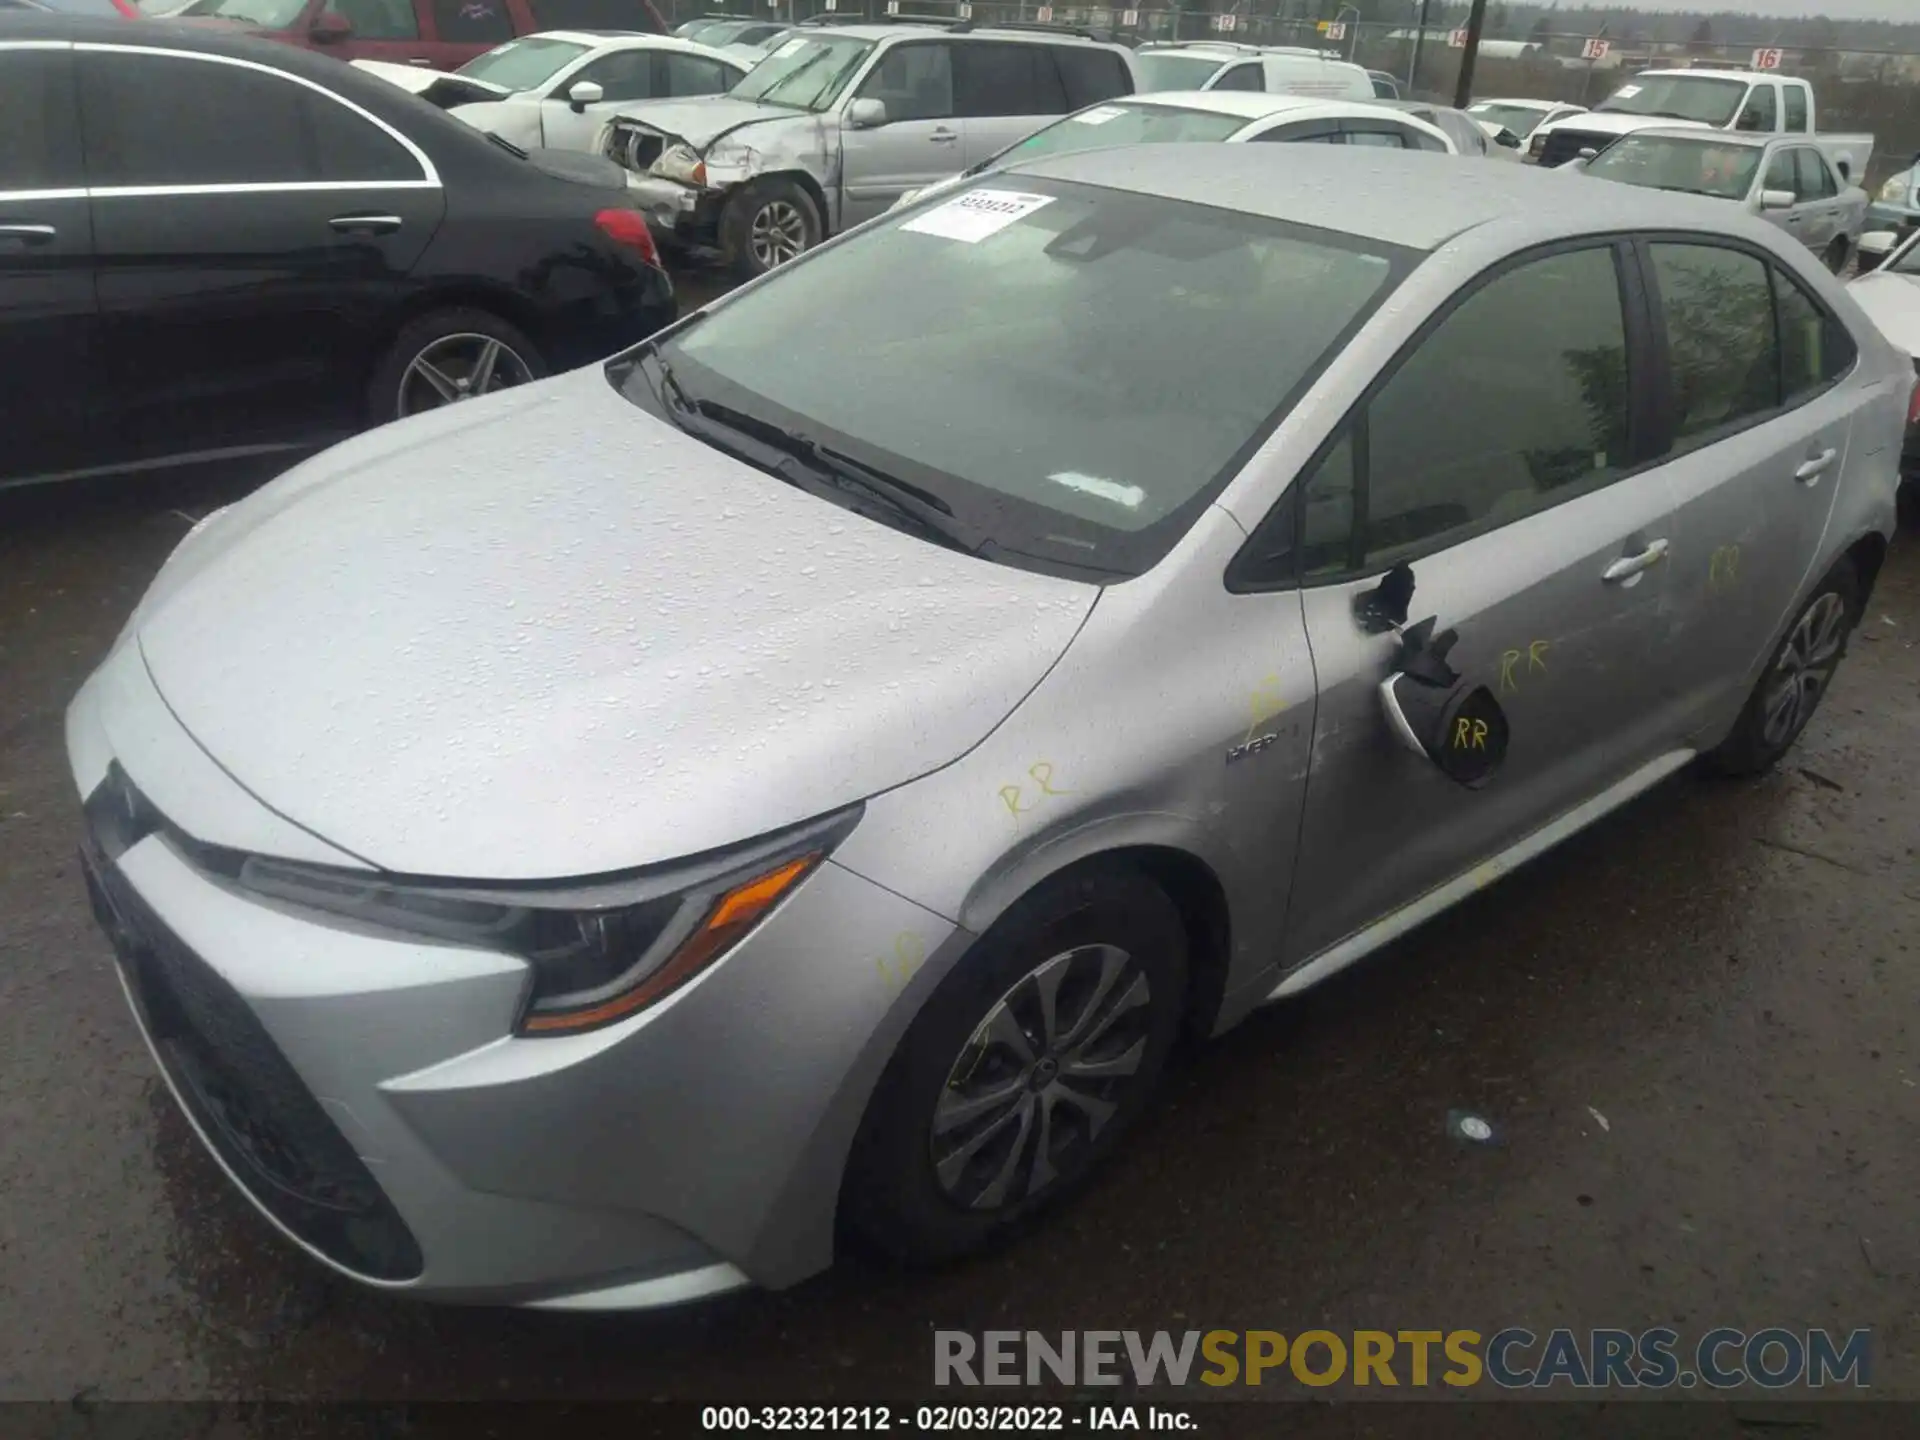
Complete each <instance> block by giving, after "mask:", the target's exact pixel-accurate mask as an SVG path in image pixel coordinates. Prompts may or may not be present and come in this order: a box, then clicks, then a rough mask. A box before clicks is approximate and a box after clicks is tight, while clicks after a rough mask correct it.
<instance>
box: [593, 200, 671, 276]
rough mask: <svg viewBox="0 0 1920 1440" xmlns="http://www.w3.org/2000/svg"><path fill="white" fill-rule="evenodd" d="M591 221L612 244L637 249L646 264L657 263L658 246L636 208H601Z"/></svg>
mask: <svg viewBox="0 0 1920 1440" xmlns="http://www.w3.org/2000/svg"><path fill="white" fill-rule="evenodd" d="M593 223H594V224H596V225H598V226H599V227H600V231H601V233H602V234H604V235H605V236H606V237H607V238H608V239H609V240H611V241H613V243H614V244H616V245H625V246H628V247H629V248H631V249H634V250H637V251H639V252H640V258H641V259H642V260H644V261H646V262H647V264H649V265H654V266H658V265H659V263H660V248H659V247H658V246H657V245H655V244H654V243H653V231H651V230H649V229H648V228H647V222H646V221H645V220H644V219H643V218H642V217H641V214H640V212H639V211H638V210H602V211H601V212H600V213H599V214H598V215H595V216H594V217H593Z"/></svg>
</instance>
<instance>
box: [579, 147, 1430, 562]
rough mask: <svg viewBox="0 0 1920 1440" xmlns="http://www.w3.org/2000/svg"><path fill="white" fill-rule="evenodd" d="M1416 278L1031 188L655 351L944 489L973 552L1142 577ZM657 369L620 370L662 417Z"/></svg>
mask: <svg viewBox="0 0 1920 1440" xmlns="http://www.w3.org/2000/svg"><path fill="white" fill-rule="evenodd" d="M1412 260H1413V255H1412V253H1411V252H1407V251H1404V250H1401V249H1398V248H1397V247H1390V246H1378V245H1375V244H1373V243H1372V242H1369V241H1367V240H1364V239H1361V238H1359V237H1356V236H1351V235H1346V234H1340V233H1334V232H1330V231H1323V230H1315V229H1309V228H1306V227H1301V226H1295V225H1287V224H1283V223H1281V222H1278V221H1273V220H1269V219H1265V218H1263V217H1255V216H1249V215H1244V214H1241V213H1239V212H1236V211H1231V210H1226V209H1220V208H1215V207H1211V206H1201V205H1192V204H1187V203H1183V202H1179V201H1174V200H1169V199H1166V198H1163V197H1159V196H1150V195H1140V194H1132V193H1128V192H1124V191H1117V190H1107V189H1102V188H1098V187H1093V186H1086V185H1076V184H1072V183H1069V182H1065V181H1056V180H1042V179H1037V178H1034V177H1030V176H1022V177H1020V180H1019V188H1018V189H1011V188H1002V187H1000V186H994V185H986V186H980V187H976V188H971V189H969V190H967V191H965V192H963V193H961V194H959V195H957V196H955V197H954V198H952V199H950V200H947V201H944V202H943V203H941V204H939V205H936V206H932V207H923V208H921V209H918V210H915V211H911V212H907V213H906V214H905V215H903V216H901V217H899V218H896V219H891V220H887V221H882V222H879V223H878V224H877V225H874V226H869V227H867V228H866V229H865V230H864V231H863V232H862V233H861V234H860V235H859V236H856V237H854V238H853V239H851V240H850V241H848V242H846V243H843V244H840V245H836V246H833V247H830V248H827V249H824V250H821V251H819V252H817V253H816V254H814V255H811V256H809V257H808V258H807V259H806V260H804V261H803V262H801V263H800V264H798V265H796V266H795V267H793V269H792V270H791V271H790V272H784V273H783V274H781V275H779V276H776V277H775V278H774V279H773V280H772V281H771V282H769V283H768V284H765V285H762V286H760V287H758V288H756V289H753V290H750V291H747V292H745V293H743V294H740V295H738V296H737V297H735V298H733V299H732V300H730V301H728V302H727V303H725V304H723V305H721V306H719V307H717V308H716V309H714V310H713V311H711V312H710V313H709V314H707V315H706V316H705V317H704V318H702V319H701V320H700V321H699V322H698V323H696V324H694V325H692V326H690V327H689V328H687V329H685V330H683V331H681V332H680V333H678V334H676V335H674V336H673V337H671V338H670V339H668V340H667V341H666V342H664V343H663V344H662V345H661V346H660V347H659V354H660V356H661V357H662V358H663V359H664V360H666V361H667V363H668V364H669V365H670V366H671V367H672V369H673V371H674V372H675V375H676V379H677V381H678V385H679V387H680V388H681V389H682V390H683V391H684V392H686V394H687V396H688V397H689V398H690V399H691V400H692V401H694V402H696V403H697V402H699V401H701V400H703V399H706V400H712V401H714V402H717V403H718V404H720V405H725V406H729V407H731V408H732V409H734V410H736V411H743V412H745V413H746V414H747V415H749V416H751V417H754V418H755V419H756V420H758V421H761V422H763V423H769V422H770V423H774V424H777V425H779V426H781V427H782V428H783V429H786V430H789V431H792V432H797V433H799V434H802V435H805V436H807V437H809V438H810V439H812V440H816V441H818V442H820V443H821V444H823V445H826V446H829V447H832V449H834V450H835V451H838V452H841V453H843V454H846V455H848V456H850V457H852V458H853V459H854V460H856V461H858V462H860V463H861V464H863V465H865V466H867V467H869V468H872V469H877V470H880V471H883V472H885V473H887V474H889V475H892V476H896V477H898V478H900V479H903V480H906V481H908V482H909V483H911V484H912V485H914V486H916V487H917V488H918V489H919V490H921V491H923V492H925V493H927V494H930V495H932V496H935V497H937V498H938V500H939V501H940V503H941V504H942V505H945V506H947V507H949V508H950V509H951V510H952V511H953V514H954V519H955V522H956V523H957V524H959V525H961V526H963V527H965V529H966V531H967V532H968V537H969V539H968V544H969V548H970V549H975V550H976V551H977V553H982V554H984V555H985V556H987V557H988V558H993V559H1002V560H1004V561H1005V562H1006V563H1010V564H1029V565H1034V566H1037V567H1039V568H1046V567H1048V566H1066V567H1083V568H1089V569H1093V570H1098V571H1104V572H1109V573H1112V574H1114V575H1118V576H1124V575H1130V574H1138V573H1140V572H1141V571H1143V570H1145V569H1146V568H1148V567H1149V566H1150V565H1152V564H1153V563H1154V562H1155V561H1156V560H1157V559H1158V558H1159V557H1160V556H1161V555H1163V554H1164V553H1165V552H1166V550H1167V549H1168V548H1169V547H1170V546H1171V545H1172V544H1173V542H1174V541H1175V540H1176V539H1178V537H1179V536H1180V535H1181V534H1182V533H1184V532H1185V530H1186V529H1187V527H1188V526H1190V525H1191V524H1192V522H1193V519H1194V517H1195V516H1196V515H1197V514H1198V513H1199V512H1200V511H1201V510H1202V509H1204V508H1205V506H1206V505H1207V503H1208V502H1209V501H1210V500H1211V498H1212V496H1213V495H1214V494H1216V493H1217V492H1218V490H1219V488H1220V487H1221V486H1222V485H1224V484H1225V483H1226V481H1227V480H1228V479H1230V478H1231V477H1232V475H1233V474H1234V473H1235V472H1236V471H1237V470H1238V469H1239V467H1240V465H1241V464H1243V463H1244V461H1245V459H1246V457H1247V456H1248V455H1250V454H1251V453H1252V452H1253V450H1254V449H1255V448H1257V446H1258V445H1259V443H1260V441H1261V440H1262V439H1264V437H1265V436H1266V435H1267V434H1268V433H1269V432H1270V431H1271V429H1272V427H1273V426H1274V425H1276V424H1277V423H1278V422H1279V419H1280V417H1281V416H1282V415H1283V414H1284V413H1285V411H1286V409H1287V407H1289V406H1290V405H1291V404H1292V403H1293V402H1294V401H1295V400H1296V399H1297V398H1298V396H1299V395H1300V394H1302V393H1304V391H1305V388H1306V386H1307V385H1309V384H1310V383H1311V381H1312V379H1313V377H1314V376H1315V375H1317V374H1318V372H1319V369H1320V367H1321V366H1323V365H1324V364H1325V362H1326V359H1327V358H1328V356H1329V355H1330V354H1331V353H1333V352H1334V351H1336V350H1337V347H1338V346H1340V345H1341V344H1343V343H1345V341H1346V339H1347V338H1348V337H1349V336H1350V335H1351V334H1352V333H1353V331H1354V330H1355V329H1356V328H1357V327H1358V326H1359V325H1360V324H1361V323H1362V322H1363V321H1364V320H1365V318H1366V316H1367V315H1369V314H1370V313H1372V311H1373V309H1374V308H1375V307H1376V306H1377V305H1378V304H1379V303H1380V302H1381V301H1382V300H1384V299H1385V298H1386V296H1387V295H1388V294H1389V293H1390V292H1391V291H1392V289H1393V287H1394V286H1395V285H1396V284H1397V283H1398V282H1399V279H1400V278H1401V277H1402V276H1403V275H1404V274H1405V273H1406V271H1407V269H1408V268H1410V266H1411V263H1412ZM796 353H805V354H806V355H807V356H808V363H807V364H805V365H795V364H793V363H792V359H791V357H792V356H793V355H794V354H796ZM622 367H625V368H624V369H623V368H622ZM648 372H649V365H648V363H647V361H646V360H645V358H644V356H643V355H636V356H634V357H633V358H632V359H631V360H623V361H616V362H615V363H614V366H613V371H612V373H613V378H614V380H615V383H617V384H619V385H620V386H621V387H622V389H623V391H624V393H625V394H627V395H628V397H629V398H631V399H634V400H635V401H636V403H640V404H643V405H646V406H647V407H648V408H656V402H654V401H653V400H651V399H650V396H651V394H652V393H653V390H652V387H650V386H649V385H648V384H647V382H646V377H647V375H648ZM776 483H777V482H776ZM989 542H990V543H989ZM982 547H984V548H982Z"/></svg>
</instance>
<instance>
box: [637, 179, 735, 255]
mask: <svg viewBox="0 0 1920 1440" xmlns="http://www.w3.org/2000/svg"><path fill="white" fill-rule="evenodd" d="M627 194H628V196H629V197H630V198H631V200H632V202H633V203H634V204H635V205H637V206H638V207H639V208H640V213H641V214H642V215H644V216H645V217H646V220H647V224H648V225H649V226H651V227H652V229H653V232H654V234H655V235H656V236H658V237H661V238H666V239H670V240H671V241H672V242H673V243H675V244H678V245H680V246H683V247H685V246H691V245H707V244H711V243H713V241H714V239H715V237H716V235H717V233H718V229H719V211H720V197H719V196H717V195H715V194H713V193H712V192H711V191H707V190H701V189H699V188H697V187H695V186H692V185H683V184H681V183H680V182H679V181H678V180H668V179H665V178H663V177H662V176H659V175H635V174H632V173H631V172H630V173H629V174H628V175H627Z"/></svg>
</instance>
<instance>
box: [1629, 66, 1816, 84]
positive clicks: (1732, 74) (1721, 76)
mask: <svg viewBox="0 0 1920 1440" xmlns="http://www.w3.org/2000/svg"><path fill="white" fill-rule="evenodd" d="M1655 75H1699V76H1702V77H1704V78H1706V79H1708V80H1740V81H1747V80H1759V79H1762V78H1763V77H1762V76H1761V74H1760V72H1759V71H1757V70H1709V69H1707V68H1706V67H1705V66H1704V65H1703V66H1701V67H1700V68H1699V69H1698V70H1642V71H1640V72H1639V73H1638V74H1636V75H1635V76H1634V77H1633V78H1634V79H1635V80H1646V79H1649V78H1650V77H1652V76H1655ZM1764 78H1770V79H1774V80H1790V79H1792V78H1793V77H1792V76H1790V75H1773V76H1768V77H1764Z"/></svg>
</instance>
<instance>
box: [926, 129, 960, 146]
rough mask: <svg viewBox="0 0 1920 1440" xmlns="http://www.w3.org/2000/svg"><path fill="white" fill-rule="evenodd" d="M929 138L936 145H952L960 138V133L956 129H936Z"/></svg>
mask: <svg viewBox="0 0 1920 1440" xmlns="http://www.w3.org/2000/svg"><path fill="white" fill-rule="evenodd" d="M928 138H929V139H930V140H932V141H933V143H934V144H936V145H951V144H953V142H954V141H956V140H958V139H959V138H960V135H959V132H958V131H954V130H936V131H934V132H933V134H932V135H930V136H929V137H928Z"/></svg>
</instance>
